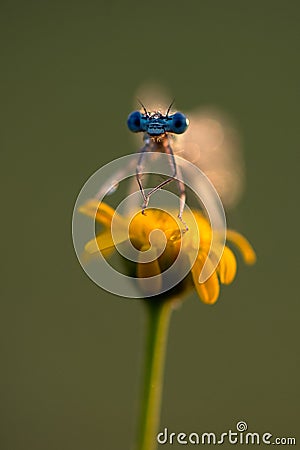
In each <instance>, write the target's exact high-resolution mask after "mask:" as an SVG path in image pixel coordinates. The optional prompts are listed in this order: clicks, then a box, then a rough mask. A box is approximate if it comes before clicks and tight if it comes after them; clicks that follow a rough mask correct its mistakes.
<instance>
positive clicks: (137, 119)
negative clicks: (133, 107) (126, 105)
mask: <svg viewBox="0 0 300 450" xmlns="http://www.w3.org/2000/svg"><path fill="white" fill-rule="evenodd" d="M141 118H142V114H141V113H140V112H139V111H134V112H132V113H131V114H129V116H128V119H127V126H128V128H129V130H130V131H132V132H133V133H138V132H139V131H142V128H141Z"/></svg>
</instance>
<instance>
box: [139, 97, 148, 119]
mask: <svg viewBox="0 0 300 450" xmlns="http://www.w3.org/2000/svg"><path fill="white" fill-rule="evenodd" d="M137 101H138V102H139V104H140V105H141V107H142V108H143V110H144V111H145V114H146V116H147V117H149V113H148V111H147V109H146V107H145V106H144V104H143V103H142V102H141V100H140V99H139V98H138V99H137Z"/></svg>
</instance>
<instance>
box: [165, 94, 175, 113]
mask: <svg viewBox="0 0 300 450" xmlns="http://www.w3.org/2000/svg"><path fill="white" fill-rule="evenodd" d="M174 102H175V98H173V100H172V102H171V104H170V106H169V108H168V110H167V113H166V117H168V115H169V112H170V110H171V108H172V106H173V105H174Z"/></svg>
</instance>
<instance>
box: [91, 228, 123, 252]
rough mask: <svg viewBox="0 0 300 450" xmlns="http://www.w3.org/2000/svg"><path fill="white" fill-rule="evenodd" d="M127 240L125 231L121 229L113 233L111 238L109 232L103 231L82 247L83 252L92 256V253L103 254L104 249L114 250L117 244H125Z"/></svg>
mask: <svg viewBox="0 0 300 450" xmlns="http://www.w3.org/2000/svg"><path fill="white" fill-rule="evenodd" d="M127 239H128V236H127V233H126V230H124V229H123V228H121V229H120V230H119V229H118V230H116V231H115V232H114V237H112V234H111V231H110V230H104V231H102V233H100V234H99V235H98V236H97V237H96V238H95V239H92V240H90V241H89V242H88V243H87V244H86V245H85V247H84V249H85V251H86V252H87V253H89V254H90V255H92V254H93V253H99V251H101V252H103V251H105V250H106V249H109V248H114V247H115V246H116V245H117V244H120V243H121V242H125V241H126V240H127Z"/></svg>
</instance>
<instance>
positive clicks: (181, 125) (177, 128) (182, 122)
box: [170, 112, 189, 134]
mask: <svg viewBox="0 0 300 450" xmlns="http://www.w3.org/2000/svg"><path fill="white" fill-rule="evenodd" d="M171 119H172V122H171V126H170V128H171V130H170V131H171V132H172V133H175V134H182V133H184V132H185V130H186V129H187V127H188V126H189V119H188V118H187V117H186V116H185V115H184V114H182V113H181V112H177V113H175V114H173V115H172V116H171Z"/></svg>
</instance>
